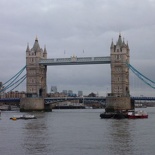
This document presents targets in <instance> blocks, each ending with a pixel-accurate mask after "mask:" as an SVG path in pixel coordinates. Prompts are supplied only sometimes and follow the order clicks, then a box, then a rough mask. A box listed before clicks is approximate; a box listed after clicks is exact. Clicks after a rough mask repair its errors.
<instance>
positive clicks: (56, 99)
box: [0, 97, 155, 104]
mask: <svg viewBox="0 0 155 155" xmlns="http://www.w3.org/2000/svg"><path fill="white" fill-rule="evenodd" d="M131 99H133V100H136V101H138V100H141V101H155V97H131ZM44 100H45V104H52V103H55V102H62V101H68V100H85V101H99V102H105V100H106V97H53V98H45V99H44ZM0 102H20V98H1V99H0Z"/></svg>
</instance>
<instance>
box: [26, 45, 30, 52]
mask: <svg viewBox="0 0 155 155" xmlns="http://www.w3.org/2000/svg"><path fill="white" fill-rule="evenodd" d="M29 51H30V48H29V43H27V49H26V52H29Z"/></svg>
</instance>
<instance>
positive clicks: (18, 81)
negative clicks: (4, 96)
mask: <svg viewBox="0 0 155 155" xmlns="http://www.w3.org/2000/svg"><path fill="white" fill-rule="evenodd" d="M23 79H24V80H25V79H26V74H25V75H24V76H22V77H21V78H20V79H18V80H17V81H16V82H14V83H12V84H10V85H8V86H7V87H5V88H3V89H2V90H1V91H5V90H7V89H9V88H10V87H12V86H14V85H15V84H17V85H19V84H18V83H20V84H21V81H22V82H23V81H24V80H23ZM15 87H17V86H15ZM14 89H15V88H14ZM12 90H13V89H12Z"/></svg>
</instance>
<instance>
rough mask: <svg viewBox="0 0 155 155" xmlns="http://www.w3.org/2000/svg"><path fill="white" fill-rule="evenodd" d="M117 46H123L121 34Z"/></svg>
mask: <svg viewBox="0 0 155 155" xmlns="http://www.w3.org/2000/svg"><path fill="white" fill-rule="evenodd" d="M117 45H119V46H121V45H122V38H121V34H119V37H118V41H117Z"/></svg>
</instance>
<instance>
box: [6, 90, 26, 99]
mask: <svg viewBox="0 0 155 155" xmlns="http://www.w3.org/2000/svg"><path fill="white" fill-rule="evenodd" d="M25 96H26V93H25V92H24V91H22V92H19V91H11V92H7V93H5V94H4V98H24V97H25Z"/></svg>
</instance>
